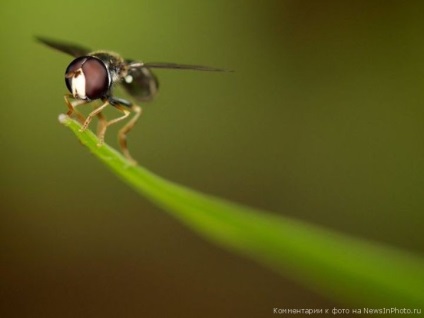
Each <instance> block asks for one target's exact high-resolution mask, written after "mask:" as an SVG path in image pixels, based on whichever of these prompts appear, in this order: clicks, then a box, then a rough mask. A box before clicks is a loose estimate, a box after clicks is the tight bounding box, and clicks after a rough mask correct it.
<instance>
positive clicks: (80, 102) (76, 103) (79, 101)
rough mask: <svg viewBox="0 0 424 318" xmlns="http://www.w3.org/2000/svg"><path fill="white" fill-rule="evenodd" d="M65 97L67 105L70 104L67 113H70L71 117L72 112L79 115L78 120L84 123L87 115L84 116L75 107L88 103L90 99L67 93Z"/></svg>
mask: <svg viewBox="0 0 424 318" xmlns="http://www.w3.org/2000/svg"><path fill="white" fill-rule="evenodd" d="M63 97H64V99H65V103H66V106H68V112H67V113H66V115H68V116H69V117H71V116H72V114H75V116H76V117H77V120H78V122H79V123H80V124H81V125H82V124H83V123H84V122H85V117H84V115H83V114H81V113H80V112H79V111H78V110H76V109H75V108H76V107H77V106H80V105H83V104H87V103H88V101H86V100H83V99H75V98H74V97H73V96H72V95H71V94H66V95H65V96H63ZM70 99H72V100H73V102H71V100H70Z"/></svg>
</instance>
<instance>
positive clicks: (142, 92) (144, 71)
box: [122, 63, 159, 102]
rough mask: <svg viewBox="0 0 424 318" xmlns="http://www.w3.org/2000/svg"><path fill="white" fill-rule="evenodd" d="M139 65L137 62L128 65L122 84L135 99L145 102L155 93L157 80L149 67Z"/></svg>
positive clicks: (157, 84)
mask: <svg viewBox="0 0 424 318" xmlns="http://www.w3.org/2000/svg"><path fill="white" fill-rule="evenodd" d="M141 65H142V64H139V63H136V64H130V65H129V69H128V73H127V76H125V78H124V79H123V81H122V86H123V87H124V88H125V89H126V90H127V92H128V93H129V94H130V95H131V96H133V97H134V98H135V99H137V100H138V101H142V102H146V101H150V100H152V99H153V97H154V96H155V95H156V93H157V91H158V88H159V82H158V80H157V78H156V76H155V75H154V74H153V73H152V71H151V70H150V69H149V68H147V67H145V66H141Z"/></svg>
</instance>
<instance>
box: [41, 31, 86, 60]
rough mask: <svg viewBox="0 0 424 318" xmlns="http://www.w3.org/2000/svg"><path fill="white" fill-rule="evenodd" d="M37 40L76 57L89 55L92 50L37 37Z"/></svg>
mask: <svg viewBox="0 0 424 318" xmlns="http://www.w3.org/2000/svg"><path fill="white" fill-rule="evenodd" d="M35 38H36V39H37V41H39V42H41V43H43V44H45V45H47V46H49V47H51V48H53V49H55V50H58V51H61V52H63V53H67V54H70V55H72V56H74V57H80V56H84V55H87V54H88V53H89V52H91V50H89V49H87V48H85V47H82V46H79V45H76V44H71V43H66V42H61V41H54V40H50V39H47V38H44V37H41V36H36V37H35Z"/></svg>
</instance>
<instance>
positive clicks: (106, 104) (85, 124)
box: [80, 101, 109, 131]
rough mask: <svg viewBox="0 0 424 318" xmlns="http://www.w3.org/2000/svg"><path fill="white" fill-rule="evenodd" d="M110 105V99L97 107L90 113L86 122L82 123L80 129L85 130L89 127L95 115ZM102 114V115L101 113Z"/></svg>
mask: <svg viewBox="0 0 424 318" xmlns="http://www.w3.org/2000/svg"><path fill="white" fill-rule="evenodd" d="M108 105H109V101H105V102H104V103H103V104H102V105H100V106H99V107H97V108H96V109H95V110H93V111H92V112H91V113H90V114H88V116H87V119H86V120H85V122H84V124H83V125H82V127H81V129H80V131H84V130H86V129H87V127H88V125H89V124H90V122H91V121H92V120H93V117H94V116H97V115H98V114H99V113H100V112H101V111H102V110H103V109H105V108H106V107H107V106H108ZM100 116H101V115H100Z"/></svg>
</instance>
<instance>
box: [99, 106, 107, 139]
mask: <svg viewBox="0 0 424 318" xmlns="http://www.w3.org/2000/svg"><path fill="white" fill-rule="evenodd" d="M97 118H98V123H97V137H98V138H99V139H100V141H99V146H101V145H102V144H103V142H104V137H105V133H106V128H107V120H106V116H105V115H104V114H103V113H102V112H100V113H98V114H97Z"/></svg>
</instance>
